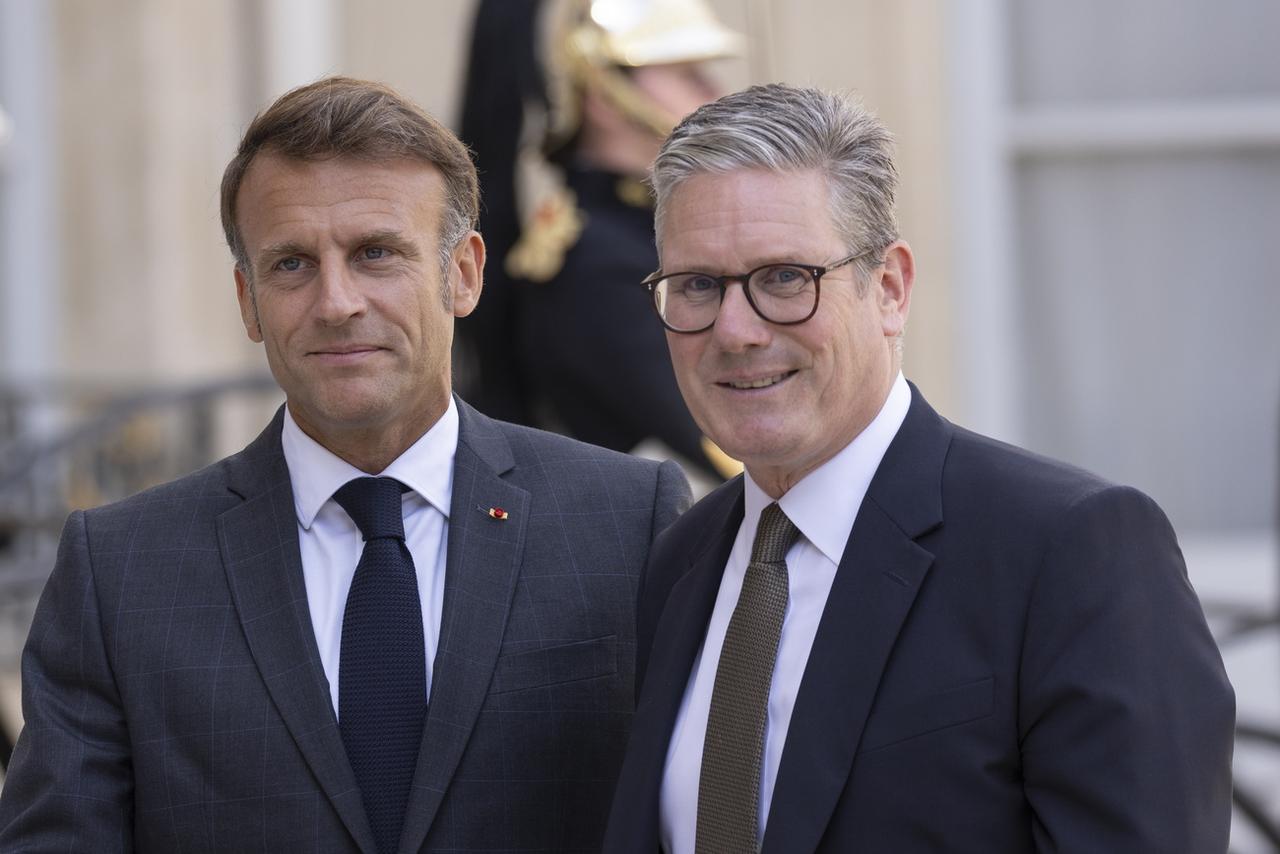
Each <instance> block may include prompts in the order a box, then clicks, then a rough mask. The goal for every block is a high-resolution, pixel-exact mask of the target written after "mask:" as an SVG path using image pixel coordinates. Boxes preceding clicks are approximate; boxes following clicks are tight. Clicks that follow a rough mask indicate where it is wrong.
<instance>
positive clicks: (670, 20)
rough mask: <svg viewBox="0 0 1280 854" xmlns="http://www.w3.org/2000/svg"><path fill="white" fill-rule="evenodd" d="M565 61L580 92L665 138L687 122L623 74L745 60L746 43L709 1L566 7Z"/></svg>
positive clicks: (592, 0)
mask: <svg viewBox="0 0 1280 854" xmlns="http://www.w3.org/2000/svg"><path fill="white" fill-rule="evenodd" d="M563 2H566V3H568V4H569V5H568V7H567V8H565V9H563V12H565V13H567V14H563V15H562V16H561V17H560V26H561V34H560V37H559V38H558V39H556V41H559V43H560V57H559V59H560V61H561V62H563V63H564V65H565V67H566V70H567V71H568V76H569V77H570V78H571V79H572V80H574V81H575V82H576V83H577V85H578V86H580V87H582V88H587V89H594V90H595V91H598V92H600V93H601V94H602V95H603V96H604V98H605V99H606V100H607V101H609V103H610V104H612V105H613V106H614V107H615V108H617V109H618V110H619V111H620V112H621V113H622V114H623V115H624V116H626V117H628V118H629V119H630V120H631V121H633V122H635V123H636V124H637V125H639V126H640V127H642V128H644V129H645V130H647V131H649V132H650V133H652V134H654V135H655V136H657V137H659V138H662V137H665V136H667V134H669V133H671V130H672V128H674V127H675V126H676V124H677V122H679V120H680V118H681V117H680V116H677V115H674V114H672V113H671V112H669V111H668V110H665V109H663V108H662V107H660V106H658V105H657V104H655V103H654V102H653V100H652V99H651V98H650V97H649V96H648V95H646V94H645V93H644V92H642V91H641V90H640V89H639V88H637V87H636V86H635V84H633V83H632V82H631V79H630V78H629V77H628V76H627V74H626V73H625V72H624V71H623V70H622V69H623V68H638V67H641V66H646V65H671V64H677V63H684V62H702V61H704V60H709V59H721V58H724V57H728V56H737V55H739V54H741V53H742V51H743V47H744V39H743V38H742V36H741V35H739V34H738V33H736V32H734V31H733V30H730V29H728V28H727V27H725V26H724V25H723V24H721V23H720V21H719V20H717V19H716V17H715V15H714V13H712V11H711V9H710V7H708V6H707V5H706V3H705V2H704V0H563Z"/></svg>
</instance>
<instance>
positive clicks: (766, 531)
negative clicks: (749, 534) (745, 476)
mask: <svg viewBox="0 0 1280 854" xmlns="http://www.w3.org/2000/svg"><path fill="white" fill-rule="evenodd" d="M798 536H800V529H799V528H797V527H796V526H795V525H794V524H793V523H792V521H791V520H790V519H788V518H787V514H786V513H783V512H782V508H781V507H779V506H778V503H777V502H776V501H775V502H774V503H773V504H770V505H769V506H768V507H766V508H764V511H763V512H761V514H760V524H759V525H757V526H756V541H755V544H754V545H752V547H751V562H752V563H781V562H783V561H784V560H786V557H787V549H789V548H791V544H792V543H794V542H795V541H796V537H798Z"/></svg>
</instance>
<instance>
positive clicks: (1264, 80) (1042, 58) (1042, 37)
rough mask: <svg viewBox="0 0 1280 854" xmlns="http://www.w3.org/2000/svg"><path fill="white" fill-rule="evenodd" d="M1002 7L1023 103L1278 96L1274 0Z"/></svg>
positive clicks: (1087, 0)
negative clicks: (1007, 17) (1008, 22)
mask: <svg viewBox="0 0 1280 854" xmlns="http://www.w3.org/2000/svg"><path fill="white" fill-rule="evenodd" d="M1008 8H1009V14H1010V19H1011V27H1010V31H1009V37H1010V39H1011V40H1012V45H1011V46H1010V47H1011V51H1010V56H1011V57H1012V64H1013V67H1012V77H1013V79H1012V81H1011V83H1012V86H1013V93H1014V99H1015V101H1016V102H1017V103H1019V104H1022V105H1028V106H1038V105H1046V104H1052V103H1059V102H1077V101H1132V100H1145V99H1156V100H1161V99H1186V98H1206V97H1215V96H1221V97H1249V96H1252V97H1259V96H1264V97H1265V96H1280V62H1277V61H1276V36H1277V34H1280V3H1277V2H1275V0H1178V2H1176V3H1170V2H1168V0H1124V2H1119V3H1117V2H1115V0H1072V2H1062V0H1012V2H1010V3H1009V4H1008ZM1228 60H1229V61H1228Z"/></svg>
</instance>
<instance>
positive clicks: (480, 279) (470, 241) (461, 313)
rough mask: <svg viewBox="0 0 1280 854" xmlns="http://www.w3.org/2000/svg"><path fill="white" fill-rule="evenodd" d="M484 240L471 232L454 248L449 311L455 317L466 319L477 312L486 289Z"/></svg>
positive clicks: (450, 269) (450, 273)
mask: <svg viewBox="0 0 1280 854" xmlns="http://www.w3.org/2000/svg"><path fill="white" fill-rule="evenodd" d="M484 258H485V254H484V238H483V237H481V236H480V234H479V233H478V232H475V231H473V232H471V233H470V234H468V235H467V236H466V237H464V238H463V239H462V241H461V242H460V243H459V244H458V245H457V246H456V247H454V250H453V263H451V264H450V265H449V277H450V279H451V280H452V281H450V283H449V310H450V311H452V312H453V316H454V317H466V316H467V315H468V314H470V313H471V312H472V311H474V310H475V307H476V303H478V302H479V301H480V291H481V290H482V289H483V288H484Z"/></svg>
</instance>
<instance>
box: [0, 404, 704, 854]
mask: <svg viewBox="0 0 1280 854" xmlns="http://www.w3.org/2000/svg"><path fill="white" fill-rule="evenodd" d="M459 410H460V432H459V441H458V449H457V456H456V465H455V471H454V481H453V501H452V506H451V508H450V517H449V543H448V553H447V563H446V571H445V594H444V612H443V619H442V624H441V630H440V642H439V651H438V654H437V656H436V659H435V662H434V670H433V674H434V675H433V679H432V687H431V696H430V703H429V706H428V713H427V721H426V725H425V728H424V732H423V736H422V744H421V750H420V752H419V756H418V767H417V772H416V776H415V779H414V783H413V789H412V792H411V794H410V801H409V806H408V813H407V818H406V825H405V828H404V834H403V837H402V839H401V844H400V851H401V852H405V854H407V852H418V851H472V850H499V849H500V850H503V851H523V850H539V851H547V850H556V851H595V850H598V848H599V844H600V837H601V835H602V833H603V827H604V821H605V817H606V813H607V810H608V801H609V796H610V793H611V791H612V785H613V781H614V779H615V777H616V775H617V771H618V767H619V764H620V763H621V759H622V753H623V749H624V746H625V742H626V736H627V731H628V729H629V726H630V721H631V710H632V707H633V703H634V695H633V691H632V681H633V660H634V655H633V654H634V640H635V623H634V619H635V618H634V601H635V590H636V585H637V583H638V578H639V576H640V573H641V570H642V568H643V566H644V564H645V559H646V557H647V556H648V553H649V547H650V543H651V541H652V538H653V536H654V535H655V534H656V533H657V532H658V531H659V530H661V529H662V528H663V527H664V526H665V525H667V524H668V523H669V522H670V521H671V520H672V519H673V518H674V517H675V515H676V514H677V513H678V512H679V511H680V510H682V509H684V507H686V506H687V503H688V485H687V484H686V483H685V480H684V477H683V475H682V474H681V473H680V472H679V470H678V468H676V466H675V465H674V464H671V463H667V464H663V465H662V466H659V465H658V464H656V463H652V462H647V461H642V460H637V459H633V458H630V457H625V456H623V455H621V454H615V453H612V452H608V451H603V450H601V449H599V448H594V447H591V446H588V445H584V444H581V443H578V442H573V441H571V440H568V439H564V438H562V437H559V436H553V435H551V434H547V433H541V432H539V431H535V430H530V429H527V428H523V427H516V426H513V425H509V424H503V423H501V422H497V421H493V420H491V419H489V418H486V417H485V416H483V415H480V414H479V413H477V412H475V410H473V409H471V408H470V407H468V406H467V405H465V404H463V403H462V402H461V401H459ZM280 426H281V417H280V415H277V417H276V419H275V421H274V422H273V423H272V424H271V426H270V427H268V428H267V430H266V431H265V432H264V433H263V434H262V435H261V436H260V437H259V438H258V439H257V440H256V441H255V442H254V443H253V444H252V445H250V446H249V447H248V448H247V449H246V450H245V451H243V452H242V453H240V454H237V455H235V456H233V457H230V458H228V459H226V460H223V461H221V462H219V463H216V464H214V465H213V466H210V467H209V468H207V469H205V470H203V471H200V472H197V473H195V474H193V475H190V476H188V477H186V478H183V479H181V480H178V481H176V482H174V483H171V484H168V485H165V486H162V487H159V488H156V489H153V490H150V491H148V492H144V493H142V494H140V495H136V496H134V497H132V498H130V499H127V500H125V501H123V502H120V503H118V504H115V505H111V506H107V507H102V508H99V509H96V510H91V511H87V512H76V513H73V514H72V515H71V518H70V519H69V520H68V522H67V525H66V528H65V530H64V533H63V539H62V546H61V549H60V551H59V556H58V560H57V564H56V566H55V568H54V570H53V573H52V576H51V578H50V580H49V583H48V586H47V588H46V590H45V592H44V594H43V596H42V598H41V602H40V605H39V607H38V610H37V612H36V616H35V621H34V624H33V626H32V629H31V635H30V639H29V641H28V644H27V648H26V650H25V652H24V655H23V671H22V678H23V711H24V714H25V716H26V727H25V729H24V730H23V732H22V735H21V737H20V738H19V740H18V744H17V747H16V749H15V751H14V754H13V761H12V764H11V765H10V768H9V776H8V779H7V780H6V783H5V787H4V792H3V796H2V797H0V850H3V851H6V852H9V851H76V852H80V851H94V852H99V851H119V852H124V851H133V850H138V851H155V852H165V854H168V852H176V851H183V852H210V854H226V852H238V851H255V852H271V854H282V852H289V853H290V854H293V852H357V851H359V852H373V851H374V844H373V839H372V835H371V833H370V830H369V824H368V820H367V818H366V816H365V812H364V807H363V805H362V803H361V798H360V792H359V790H358V789H357V787H356V783H355V779H354V777H353V775H352V772H351V769H350V766H349V764H348V762H347V757H346V752H345V750H344V748H343V745H342V740H341V737H340V736H339V733H338V728H337V722H336V718H335V715H334V711H333V707H332V704H331V701H330V694H329V686H328V682H327V680H326V678H325V674H324V669H323V667H322V666H321V663H320V658H319V654H318V652H317V648H316V642H315V634H314V631H313V630H312V626H311V618H310V612H309V609H308V606H307V597H306V589H305V585H304V582H303V576H302V563H301V558H300V554H299V549H298V532H297V525H298V523H297V516H296V515H295V511H294V501H293V491H292V488H291V486H290V480H289V471H288V467H287V466H286V465H285V460H284V455H283V452H282V451H281V446H280ZM490 507H501V508H502V509H504V510H506V511H507V512H508V514H509V516H508V518H507V519H505V520H500V519H495V518H492V517H491V516H490V515H489V514H488V512H487V510H488V508H490Z"/></svg>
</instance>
